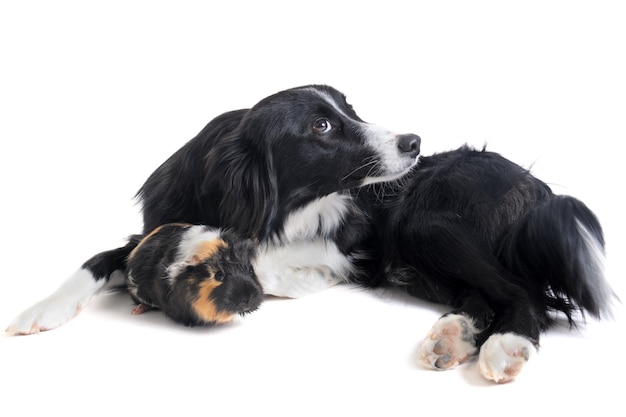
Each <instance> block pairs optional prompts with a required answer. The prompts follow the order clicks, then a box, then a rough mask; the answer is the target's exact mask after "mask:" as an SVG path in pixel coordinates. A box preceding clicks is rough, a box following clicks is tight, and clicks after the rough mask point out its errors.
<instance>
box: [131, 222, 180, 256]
mask: <svg viewBox="0 0 626 417" xmlns="http://www.w3.org/2000/svg"><path fill="white" fill-rule="evenodd" d="M171 226H175V227H187V226H191V224H189V223H168V224H163V225H161V226H159V227H157V228H156V229H154V230H153V231H151V232H150V233H148V235H147V236H146V237H144V238H143V239H141V241H140V242H139V244H137V246H135V249H133V250H132V251H131V252H130V255H128V259H131V258H132V257H133V256H135V253H137V251H138V250H139V248H140V247H141V246H142V245H143V244H144V243H145V242H147V241H148V240H149V239H151V238H152V236H154V235H156V234H157V233H159V232H160V231H161V230H162V229H163V228H165V227H171Z"/></svg>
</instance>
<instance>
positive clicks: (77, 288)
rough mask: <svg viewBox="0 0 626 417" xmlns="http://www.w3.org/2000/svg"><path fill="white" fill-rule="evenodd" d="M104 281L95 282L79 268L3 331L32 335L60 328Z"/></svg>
mask: <svg viewBox="0 0 626 417" xmlns="http://www.w3.org/2000/svg"><path fill="white" fill-rule="evenodd" d="M105 284H106V280H104V279H101V280H97V281H96V279H95V278H94V277H93V275H92V273H91V272H90V271H89V270H87V269H79V270H78V271H76V272H75V273H74V274H73V275H72V276H71V277H70V278H68V279H67V280H66V281H65V282H64V283H63V284H62V285H61V286H60V287H59V288H58V289H57V290H56V291H55V292H54V293H53V294H52V295H50V296H48V297H47V298H44V299H43V300H41V301H39V302H38V303H36V304H35V305H33V306H32V307H30V308H29V309H27V310H25V311H24V312H22V314H20V315H19V316H18V317H16V318H15V319H14V320H13V321H12V322H11V324H10V325H9V327H8V328H7V329H6V331H7V333H9V334H31V333H39V332H40V331H43V330H49V329H53V328H55V327H59V326H60V325H62V324H63V323H65V322H67V321H68V320H69V319H71V318H72V317H74V316H75V315H76V313H78V312H79V311H80V309H82V308H83V307H84V306H85V305H86V304H87V303H88V302H89V301H90V300H91V298H92V297H93V296H94V295H96V294H97V293H98V292H100V290H102V289H103V288H104V286H105Z"/></svg>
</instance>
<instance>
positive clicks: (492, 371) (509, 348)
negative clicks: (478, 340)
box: [478, 333, 535, 383]
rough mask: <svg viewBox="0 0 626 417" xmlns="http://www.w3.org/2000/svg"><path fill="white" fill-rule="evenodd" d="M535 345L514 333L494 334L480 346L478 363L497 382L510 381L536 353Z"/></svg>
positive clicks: (484, 372)
mask: <svg viewBox="0 0 626 417" xmlns="http://www.w3.org/2000/svg"><path fill="white" fill-rule="evenodd" d="M534 352H535V347H534V346H533V344H532V343H531V342H530V341H529V340H528V339H526V338H525V337H523V336H519V335H516V334H514V333H504V334H493V335H491V336H490V337H489V339H487V341H486V342H485V344H484V345H483V346H482V347H481V348H480V355H479V357H478V365H479V367H480V371H481V373H482V374H483V376H484V377H485V378H487V379H491V380H493V381H495V382H497V383H505V382H510V381H512V380H513V379H515V377H516V376H517V375H518V374H519V373H520V372H521V371H522V368H523V367H524V365H525V364H526V362H528V360H529V359H530V357H531V356H532V355H533V354H534Z"/></svg>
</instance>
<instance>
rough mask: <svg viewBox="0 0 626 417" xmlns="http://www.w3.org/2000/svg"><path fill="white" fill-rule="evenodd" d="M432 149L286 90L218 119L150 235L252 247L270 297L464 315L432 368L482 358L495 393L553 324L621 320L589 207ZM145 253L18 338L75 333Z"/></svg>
mask: <svg viewBox="0 0 626 417" xmlns="http://www.w3.org/2000/svg"><path fill="white" fill-rule="evenodd" d="M419 147H420V138H419V137H418V136H415V135H412V134H406V135H397V134H392V133H390V132H389V131H387V130H384V129H381V128H378V127H376V126H373V125H370V124H367V123H365V122H363V121H362V120H361V119H360V118H359V117H358V116H357V115H356V113H355V112H354V110H353V109H352V107H351V106H350V105H348V104H347V103H346V101H345V98H344V96H343V95H342V94H341V93H339V92H337V91H336V90H334V89H332V88H330V87H326V86H306V87H301V88H295V89H291V90H286V91H283V92H280V93H277V94H275V95H273V96H270V97H268V98H266V99H264V100H262V101H261V102H260V103H258V104H257V105H256V106H254V107H253V108H252V109H250V110H239V111H235V112H231V113H226V114H223V115H222V116H219V117H217V118H216V119H214V120H213V121H212V122H210V123H209V124H208V125H207V126H206V127H205V129H204V130H203V131H202V132H201V133H200V134H199V135H198V136H197V137H196V138H195V139H193V140H191V141H190V142H189V143H187V144H186V145H185V146H184V147H183V148H181V149H180V150H179V151H178V152H177V153H175V154H174V155H173V156H172V157H171V158H170V159H168V160H167V161H166V162H165V163H164V164H163V165H162V166H161V167H159V168H158V169H157V170H156V171H155V172H154V173H153V174H152V175H151V176H150V178H148V180H147V182H146V183H145V184H144V186H143V187H142V189H141V190H140V191H139V195H138V196H139V198H140V199H141V201H142V203H143V214H144V232H145V233H147V232H149V231H150V230H152V229H154V228H156V227H158V226H160V225H162V224H166V223H174V222H184V223H194V224H196V223H200V224H207V225H210V226H213V227H222V228H229V229H232V230H234V231H235V232H237V233H239V234H240V235H242V236H244V237H248V238H252V239H253V240H254V241H255V242H256V245H257V250H256V254H255V257H254V261H253V266H254V270H255V273H256V275H257V276H258V279H259V281H260V283H261V285H262V287H263V290H264V292H265V293H266V294H274V295H278V296H288V297H298V296H302V295H305V294H308V293H310V292H313V291H317V290H320V289H323V288H327V287H329V286H332V285H335V284H337V283H340V282H356V283H359V284H361V285H364V286H377V285H392V286H396V287H400V288H404V289H406V291H408V292H409V293H410V294H413V295H415V296H418V297H421V298H425V299H428V300H431V301H435V302H439V303H445V304H448V305H451V306H452V307H453V308H454V311H453V312H452V313H450V314H447V315H445V316H444V317H443V318H441V319H440V320H439V321H438V322H437V323H435V325H434V327H433V328H432V330H431V331H430V333H429V334H428V336H427V337H426V339H425V341H424V343H423V344H422V347H421V352H420V355H419V361H420V362H421V363H423V364H425V365H426V366H428V367H432V368H435V369H450V368H453V367H455V366H457V365H458V364H460V363H462V362H464V361H465V360H466V359H468V358H469V357H471V356H472V355H475V354H477V353H478V352H480V353H479V364H480V368H481V371H482V373H483V375H484V376H485V377H487V378H489V379H492V380H495V381H497V382H506V381H509V380H511V379H513V378H514V377H515V376H516V375H517V374H518V373H519V371H520V370H521V368H522V366H523V365H524V363H525V362H526V361H527V360H528V359H529V357H530V356H531V355H532V353H533V352H534V350H535V348H536V346H537V345H538V341H539V334H540V332H541V331H542V330H544V329H546V328H547V327H549V326H550V324H552V322H553V318H554V316H553V315H552V312H553V311H562V312H564V313H565V314H566V315H567V317H568V318H569V319H570V321H572V322H573V321H574V315H575V313H576V312H577V311H580V312H582V313H584V312H588V313H590V314H591V315H594V316H601V315H605V313H607V312H608V305H609V302H610V299H611V297H612V296H613V293H612V291H611V290H610V288H609V287H608V285H607V284H606V282H605V279H604V276H603V267H602V266H603V262H602V261H603V255H604V241H603V236H602V230H601V228H600V225H599V223H598V221H597V219H596V218H595V216H594V215H593V213H592V212H591V211H590V210H589V209H588V208H587V207H586V206H585V205H584V204H583V203H581V202H580V201H578V200H575V199H573V198H571V197H560V196H555V195H553V194H552V192H551V191H550V189H549V188H548V186H547V185H545V184H544V183H542V182H541V181H539V180H537V179H536V178H534V177H533V176H532V175H531V174H530V173H529V172H528V171H527V170H525V169H523V168H521V167H519V166H517V165H515V164H513V163H511V162H509V161H508V160H506V159H504V158H502V157H501V156H499V155H497V154H494V153H490V152H486V151H475V150H471V149H469V148H461V149H459V150H457V151H452V152H447V153H442V154H439V155H434V156H431V157H422V158H421V159H420V162H419V163H418V164H417V165H415V161H416V159H417V155H418V153H419ZM407 173H408V175H406V174H407ZM381 182H388V183H387V184H385V187H386V189H385V193H378V192H377V190H376V189H375V187H376V184H377V183H381ZM389 182H391V183H389ZM370 184H372V186H371V187H363V186H365V185H370ZM359 187H361V188H359ZM133 248H134V246H133V244H132V242H131V243H129V245H127V246H126V247H123V248H119V249H115V250H112V251H108V252H104V253H101V254H98V255H96V256H94V257H93V258H92V259H90V260H89V261H87V262H86V263H85V264H84V265H83V267H82V268H81V269H80V270H79V271H78V272H77V273H76V274H75V275H73V276H72V277H70V279H69V280H68V281H67V282H66V283H65V284H64V285H62V286H61V288H59V289H58V290H57V291H56V292H55V293H54V294H52V295H51V296H50V297H48V298H47V299H45V300H42V301H40V302H39V303H37V304H36V305H34V306H33V307H31V308H30V309H28V310H26V311H25V312H24V313H22V315H20V316H19V317H18V318H17V319H15V320H14V322H13V323H12V324H11V325H10V326H9V329H8V331H9V332H10V333H16V334H28V333H34V332H38V331H41V330H46V329H51V328H54V327H56V326H59V325H61V324H63V323H64V322H65V321H67V320H68V319H70V318H71V317H72V316H73V315H74V314H75V313H76V311H77V310H78V309H80V308H81V307H82V306H83V305H85V303H86V302H87V301H88V300H89V299H90V298H91V297H92V296H93V295H95V294H96V293H98V292H99V291H101V290H102V289H103V288H104V287H105V286H106V284H107V282H112V281H114V280H111V279H110V278H111V277H112V276H113V275H115V274H114V272H115V271H124V269H125V266H126V259H127V257H128V255H129V253H130V252H131V251H132V250H133Z"/></svg>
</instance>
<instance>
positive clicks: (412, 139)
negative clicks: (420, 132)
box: [398, 133, 422, 158]
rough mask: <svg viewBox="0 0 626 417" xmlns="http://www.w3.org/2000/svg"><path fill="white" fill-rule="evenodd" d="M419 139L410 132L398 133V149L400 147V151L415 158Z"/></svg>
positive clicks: (418, 148)
mask: <svg viewBox="0 0 626 417" xmlns="http://www.w3.org/2000/svg"><path fill="white" fill-rule="evenodd" d="M421 141H422V139H421V138H420V137H419V136H417V135H414V134H412V133H407V134H405V135H398V149H400V152H402V153H405V154H409V156H411V157H412V158H415V157H416V156H417V155H419V153H420V143H421Z"/></svg>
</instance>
